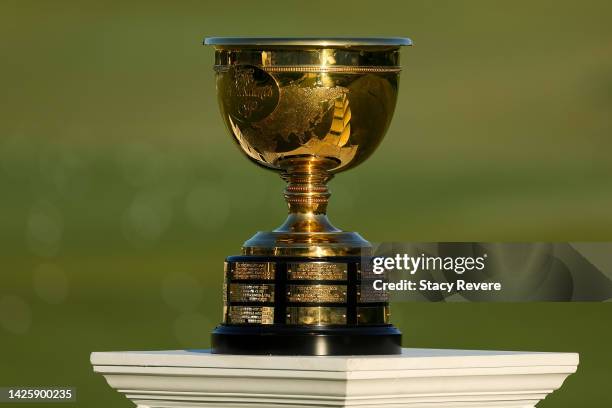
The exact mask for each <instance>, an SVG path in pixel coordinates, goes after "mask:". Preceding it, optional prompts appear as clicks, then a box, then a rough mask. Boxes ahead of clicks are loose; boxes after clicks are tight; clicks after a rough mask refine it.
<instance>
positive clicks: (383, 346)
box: [212, 255, 401, 356]
mask: <svg viewBox="0 0 612 408" xmlns="http://www.w3.org/2000/svg"><path fill="white" fill-rule="evenodd" d="M366 260H367V259H366V258H362V257H361V256H321V257H304V256H293V257H291V256H253V255H241V256H230V257H228V258H227V259H226V262H225V283H224V291H223V300H224V316H223V323H222V324H221V325H219V326H218V327H217V328H216V329H215V330H214V331H213V333H212V352H213V353H215V354H268V355H309V356H333V355H381V354H400V353H401V333H400V331H399V330H398V329H397V328H395V327H394V326H392V325H391V324H389V321H388V320H389V303H388V294H387V293H386V292H382V291H376V290H374V289H373V282H374V281H375V280H378V279H384V277H383V276H381V275H376V274H374V273H373V271H372V270H371V268H370V267H369V262H365V261H366Z"/></svg>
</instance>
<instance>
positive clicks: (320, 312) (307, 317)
mask: <svg viewBox="0 0 612 408" xmlns="http://www.w3.org/2000/svg"><path fill="white" fill-rule="evenodd" d="M286 323H287V324H299V325H332V324H346V308H344V307H324V306H315V307H289V308H287V320H286Z"/></svg>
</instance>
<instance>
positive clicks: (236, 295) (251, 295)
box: [230, 283, 274, 302]
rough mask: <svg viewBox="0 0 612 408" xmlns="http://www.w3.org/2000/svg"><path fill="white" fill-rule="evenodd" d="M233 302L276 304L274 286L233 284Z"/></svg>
mask: <svg viewBox="0 0 612 408" xmlns="http://www.w3.org/2000/svg"><path fill="white" fill-rule="evenodd" d="M230 301H231V302H274V285H268V284H261V285H258V284H254V283H231V284H230Z"/></svg>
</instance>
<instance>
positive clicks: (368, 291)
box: [357, 281, 389, 303]
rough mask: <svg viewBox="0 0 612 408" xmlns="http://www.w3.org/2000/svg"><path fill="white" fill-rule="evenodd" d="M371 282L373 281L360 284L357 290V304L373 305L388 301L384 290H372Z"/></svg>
mask: <svg viewBox="0 0 612 408" xmlns="http://www.w3.org/2000/svg"><path fill="white" fill-rule="evenodd" d="M373 282H374V281H365V282H361V284H360V285H359V289H358V290H357V302H361V303H374V302H388V301H389V293H388V292H386V291H384V290H376V289H374V286H372V283H373Z"/></svg>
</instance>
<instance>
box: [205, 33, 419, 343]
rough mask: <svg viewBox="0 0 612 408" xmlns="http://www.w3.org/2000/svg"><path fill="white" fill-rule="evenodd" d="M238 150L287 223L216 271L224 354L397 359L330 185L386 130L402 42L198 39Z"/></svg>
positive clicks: (384, 311)
mask: <svg viewBox="0 0 612 408" xmlns="http://www.w3.org/2000/svg"><path fill="white" fill-rule="evenodd" d="M204 43H205V44H207V45H213V46H214V47H215V65H214V70H215V73H216V84H217V97H218V101H219V107H220V110H221V114H222V116H223V120H224V122H225V124H226V126H227V128H228V130H229V133H230V134H231V135H232V137H233V139H234V141H235V142H236V144H237V145H238V146H239V147H240V149H241V151H242V152H243V153H244V154H245V155H246V156H247V157H248V158H249V159H250V160H252V161H253V162H255V163H256V164H257V165H259V166H262V167H264V168H267V169H270V170H273V171H276V172H278V173H279V174H280V176H281V177H282V178H283V179H284V180H285V181H286V183H287V186H286V188H285V191H284V196H285V200H286V202H287V206H288V212H289V214H288V216H287V219H286V220H285V222H284V223H283V224H282V225H281V226H280V227H278V228H276V229H275V230H273V231H267V232H261V231H260V232H258V233H256V234H255V235H254V236H253V237H252V238H250V239H249V240H247V241H246V242H245V243H244V244H243V246H242V254H241V255H236V256H230V257H228V258H226V262H225V278H224V290H223V301H224V303H223V304H224V307H223V311H224V312H223V323H222V324H221V325H219V326H218V327H217V328H216V329H215V330H214V331H213V335H212V350H213V352H214V353H224V354H305V355H340V354H398V353H400V351H401V333H400V332H399V330H397V329H396V328H395V327H394V326H392V325H391V324H389V307H388V296H387V294H386V293H382V292H376V291H374V290H372V280H373V279H374V278H375V276H374V275H372V274H371V271H370V269H369V268H368V256H369V255H370V254H371V244H370V243H369V242H368V241H366V240H365V239H363V238H362V237H361V236H360V235H359V234H358V233H356V232H347V231H342V230H340V229H338V228H336V227H334V226H333V225H332V224H331V223H330V221H329V220H328V218H327V215H326V213H327V203H328V200H329V197H330V192H329V190H328V188H327V182H328V181H329V180H330V179H331V178H332V177H333V176H334V175H335V174H336V173H339V172H341V171H345V170H348V169H350V168H351V167H354V166H356V165H358V164H360V163H361V162H363V161H364V160H366V159H367V158H368V157H369V156H370V155H371V154H372V153H373V152H374V150H376V148H377V147H378V145H379V144H380V142H381V141H382V139H383V137H384V135H385V132H386V131H387V128H388V127H389V124H390V122H391V118H392V116H393V111H394V109H395V103H396V100H397V92H398V83H399V72H400V67H399V49H400V47H401V46H403V45H410V44H411V43H410V40H409V39H406V38H327V39H321V38H228V37H214V38H207V39H205V42H204Z"/></svg>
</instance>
